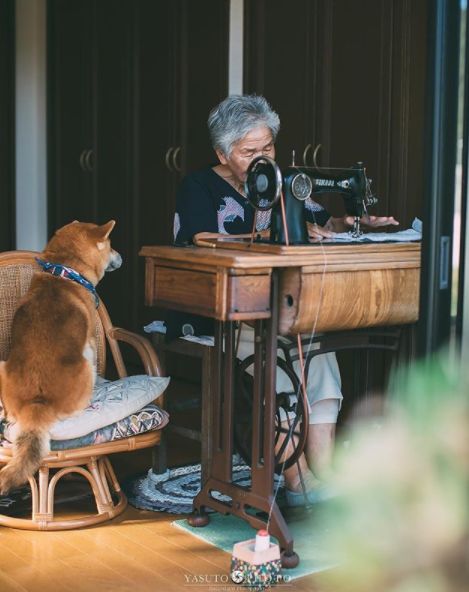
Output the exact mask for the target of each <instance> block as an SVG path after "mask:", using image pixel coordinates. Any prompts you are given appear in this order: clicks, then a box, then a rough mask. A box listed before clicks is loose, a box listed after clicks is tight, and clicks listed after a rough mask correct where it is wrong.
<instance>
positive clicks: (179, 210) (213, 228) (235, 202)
mask: <svg viewBox="0 0 469 592" xmlns="http://www.w3.org/2000/svg"><path fill="white" fill-rule="evenodd" d="M305 208H306V219H307V220H308V222H316V223H317V224H319V225H320V226H324V224H325V223H326V222H327V221H328V219H329V218H330V215H329V214H328V213H327V212H326V210H325V209H324V208H323V207H322V206H320V205H319V204H318V203H316V202H315V201H313V200H312V199H311V198H308V199H307V200H306V201H305ZM254 212H255V210H254V208H253V207H252V206H251V204H250V203H249V202H248V200H247V199H246V198H245V197H244V196H243V195H241V194H240V193H238V192H237V191H236V189H234V187H232V186H231V185H230V184H229V183H228V182H227V181H225V179H223V178H222V177H220V175H218V174H217V173H216V172H215V171H214V170H213V168H211V167H207V168H204V169H202V170H200V171H197V172H195V173H191V174H190V175H187V177H185V178H184V179H183V181H182V183H181V186H180V187H179V191H178V195H177V199H176V214H175V216H174V241H175V243H176V244H179V245H181V244H188V243H191V242H192V237H193V236H194V234H197V233H198V232H218V233H220V234H244V233H248V232H251V230H252V225H253V222H254ZM270 214H271V212H270V210H267V211H258V212H257V218H256V230H257V231H261V230H265V229H267V228H269V226H270Z"/></svg>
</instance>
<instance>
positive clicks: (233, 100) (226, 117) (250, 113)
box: [207, 95, 280, 156]
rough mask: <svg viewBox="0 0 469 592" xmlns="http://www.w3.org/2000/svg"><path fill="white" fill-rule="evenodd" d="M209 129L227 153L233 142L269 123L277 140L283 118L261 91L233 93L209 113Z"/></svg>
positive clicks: (216, 143)
mask: <svg viewBox="0 0 469 592" xmlns="http://www.w3.org/2000/svg"><path fill="white" fill-rule="evenodd" d="M207 123H208V130H209V133H210V139H211V140H212V146H213V148H214V149H215V150H220V151H221V152H223V154H224V155H225V156H229V155H230V154H231V150H232V149H233V145H234V144H235V143H236V142H238V141H239V140H241V139H242V138H244V136H245V135H246V134H248V133H249V132H250V131H252V130H253V129H255V128H258V127H261V126H266V127H268V128H269V129H270V131H271V133H272V138H273V139H274V141H275V138H276V137H277V133H278V130H279V129H280V119H279V116H278V115H277V113H275V111H273V109H272V108H271V106H270V105H269V103H268V102H267V101H266V99H265V98H264V97H261V96H258V95H231V96H229V97H227V98H226V99H225V100H223V101H222V102H221V103H220V104H219V105H217V106H216V107H215V108H214V109H212V111H210V115H209V117H208V122H207Z"/></svg>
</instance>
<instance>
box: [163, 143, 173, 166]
mask: <svg viewBox="0 0 469 592" xmlns="http://www.w3.org/2000/svg"><path fill="white" fill-rule="evenodd" d="M172 151H173V147H172V146H170V147H169V148H168V149H167V150H166V155H165V157H164V163H165V165H166V168H167V169H168V171H169V172H170V173H172V172H173V169H172V168H171V165H170V164H169V156H170V154H171V152H172Z"/></svg>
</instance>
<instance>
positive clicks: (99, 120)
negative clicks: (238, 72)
mask: <svg viewBox="0 0 469 592" xmlns="http://www.w3.org/2000/svg"><path fill="white" fill-rule="evenodd" d="M228 18H229V2H228V0H222V1H220V0H201V1H199V2H196V3H194V2H191V1H190V0H174V1H172V2H166V1H164V2H163V1H161V0H135V1H133V0H84V1H82V0H49V2H48V65H49V69H48V81H49V87H48V88H49V104H48V106H49V111H48V120H49V175H48V176H49V195H50V203H49V228H50V232H53V231H54V230H55V229H56V228H58V227H60V226H61V225H62V224H65V223H66V222H68V221H71V220H73V219H80V220H87V221H95V222H99V223H102V222H106V221H107V220H108V219H110V218H113V219H115V220H116V222H117V224H116V228H115V230H114V231H113V235H112V238H113V245H114V246H115V248H116V249H117V250H119V251H120V252H121V254H122V256H123V259H124V265H123V267H122V268H121V269H120V270H119V271H118V272H116V273H114V274H111V275H109V277H106V278H105V279H104V280H103V282H102V284H101V285H100V287H99V292H100V294H101V295H102V296H103V298H104V299H105V301H106V303H107V305H108V306H109V308H110V312H111V315H112V318H113V319H114V320H115V322H116V323H117V324H123V325H125V326H126V327H131V328H133V329H135V330H141V328H142V325H143V323H144V322H146V320H148V317H149V315H150V316H153V314H154V311H149V310H148V309H145V308H144V307H143V301H144V298H143V285H144V274H143V262H142V261H141V259H140V258H139V257H138V251H139V250H140V247H141V246H142V245H144V244H165V243H169V242H171V241H172V225H173V215H174V207H175V195H176V188H177V185H178V183H179V181H180V179H181V176H182V175H183V174H184V173H185V172H186V171H189V170H193V169H195V168H197V167H200V166H203V165H204V164H206V163H208V162H211V161H212V160H213V158H214V156H213V151H212V149H211V147H210V144H209V140H208V134H207V131H206V120H207V115H208V111H209V109H210V108H211V107H212V106H213V105H214V104H216V103H217V102H218V101H219V100H220V99H221V98H223V97H224V96H225V95H226V94H227V70H228V25H229V22H228Z"/></svg>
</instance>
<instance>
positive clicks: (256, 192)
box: [245, 156, 378, 245]
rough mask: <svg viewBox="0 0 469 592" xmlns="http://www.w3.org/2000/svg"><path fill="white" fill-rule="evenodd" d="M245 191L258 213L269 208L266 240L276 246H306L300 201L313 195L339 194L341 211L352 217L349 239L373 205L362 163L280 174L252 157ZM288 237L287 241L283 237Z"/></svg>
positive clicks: (268, 162) (271, 165) (268, 161)
mask: <svg viewBox="0 0 469 592" xmlns="http://www.w3.org/2000/svg"><path fill="white" fill-rule="evenodd" d="M245 191H246V196H247V198H248V200H249V201H250V203H251V205H252V206H253V207H254V208H256V209H258V210H269V209H272V220H271V231H270V241H271V242H273V243H276V244H282V245H284V244H287V242H288V243H289V244H306V243H308V242H309V241H308V231H307V227H306V215H305V206H304V203H303V202H304V201H305V200H306V199H308V198H309V197H311V195H313V194H315V193H340V194H341V196H342V197H343V200H344V204H345V211H346V212H347V214H348V215H349V216H353V217H354V224H353V227H352V229H351V231H350V233H351V236H352V237H357V236H360V235H361V234H362V232H361V230H360V218H361V217H362V216H363V215H364V214H367V207H368V206H370V205H374V204H376V203H377V201H378V200H377V198H376V197H374V196H373V195H372V194H371V189H370V180H369V179H368V178H367V176H366V172H365V167H364V165H363V163H361V162H358V163H357V164H356V165H355V166H353V167H350V168H343V169H342V168H323V167H321V168H316V167H314V168H313V167H304V166H303V167H298V166H295V165H294V164H292V165H291V166H289V167H288V168H286V169H285V170H284V171H282V172H281V171H280V169H279V167H278V165H277V164H276V162H275V161H274V160H272V159H271V158H269V157H267V156H259V157H257V158H255V159H254V160H253V161H252V163H251V164H250V166H249V169H248V172H247V178H246V183H245ZM282 191H283V196H284V208H285V214H284V215H285V221H286V231H285V227H284V224H283V213H282V203H281V200H280V196H281V193H282ZM287 234H288V241H287V236H286V235H287Z"/></svg>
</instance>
